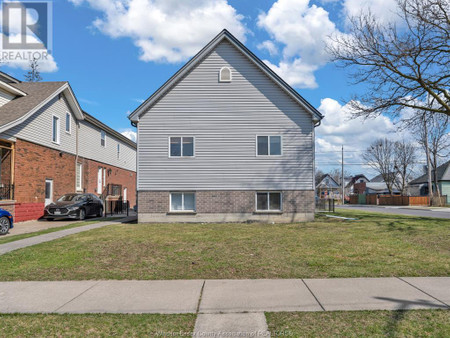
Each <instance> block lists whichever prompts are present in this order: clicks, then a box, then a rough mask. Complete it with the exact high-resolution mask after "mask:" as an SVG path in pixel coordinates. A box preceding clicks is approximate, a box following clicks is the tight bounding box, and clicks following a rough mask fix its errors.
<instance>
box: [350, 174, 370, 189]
mask: <svg viewBox="0 0 450 338" xmlns="http://www.w3.org/2000/svg"><path fill="white" fill-rule="evenodd" d="M360 178H365V179H366V180H367V181H368V182H370V180H369V179H368V178H367V177H366V175H364V174H359V175H355V176H353V177H352V178H351V180H350V182H348V184H347V186H346V188H348V187H351V186H352V185H353V184H355V183H356V181H358V180H359V179H360Z"/></svg>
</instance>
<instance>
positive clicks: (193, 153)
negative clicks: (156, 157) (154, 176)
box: [168, 135, 196, 158]
mask: <svg viewBox="0 0 450 338" xmlns="http://www.w3.org/2000/svg"><path fill="white" fill-rule="evenodd" d="M172 137H180V138H181V156H172V155H170V139H171V138H172ZM184 137H192V141H193V142H194V144H193V145H192V148H193V149H192V156H183V138H184ZM195 142H196V140H195V136H189V135H184V136H169V139H168V144H169V158H194V157H195Z"/></svg>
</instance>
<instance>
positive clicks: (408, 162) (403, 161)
mask: <svg viewBox="0 0 450 338" xmlns="http://www.w3.org/2000/svg"><path fill="white" fill-rule="evenodd" d="M416 162H417V150H416V147H415V146H414V145H413V144H411V143H408V142H406V141H397V142H395V143H394V169H395V174H396V175H395V178H394V185H395V186H396V187H397V189H398V190H399V191H400V192H401V194H402V195H403V196H406V195H407V192H408V183H409V182H410V181H411V179H412V175H413V171H414V166H415V164H416Z"/></svg>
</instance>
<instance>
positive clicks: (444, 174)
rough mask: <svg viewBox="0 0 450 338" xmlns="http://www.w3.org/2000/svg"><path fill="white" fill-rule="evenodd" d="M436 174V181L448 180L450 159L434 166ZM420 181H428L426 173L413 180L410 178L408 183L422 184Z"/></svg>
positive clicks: (449, 178) (449, 177)
mask: <svg viewBox="0 0 450 338" xmlns="http://www.w3.org/2000/svg"><path fill="white" fill-rule="evenodd" d="M436 175H437V180H438V181H450V161H447V162H445V163H444V164H441V165H440V166H439V167H437V168H436ZM431 177H432V178H434V176H433V173H432V174H431ZM422 183H428V175H427V174H425V175H422V176H420V177H418V178H416V179H415V180H412V181H411V182H409V184H422Z"/></svg>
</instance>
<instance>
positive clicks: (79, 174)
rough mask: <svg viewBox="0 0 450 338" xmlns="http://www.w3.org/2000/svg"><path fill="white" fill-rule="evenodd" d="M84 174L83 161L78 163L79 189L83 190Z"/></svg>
mask: <svg viewBox="0 0 450 338" xmlns="http://www.w3.org/2000/svg"><path fill="white" fill-rule="evenodd" d="M82 175H83V165H82V164H81V163H77V181H76V182H77V191H81V190H82V189H83V187H82V184H81V182H82V180H81V177H82Z"/></svg>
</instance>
